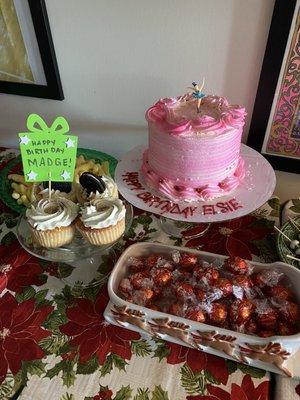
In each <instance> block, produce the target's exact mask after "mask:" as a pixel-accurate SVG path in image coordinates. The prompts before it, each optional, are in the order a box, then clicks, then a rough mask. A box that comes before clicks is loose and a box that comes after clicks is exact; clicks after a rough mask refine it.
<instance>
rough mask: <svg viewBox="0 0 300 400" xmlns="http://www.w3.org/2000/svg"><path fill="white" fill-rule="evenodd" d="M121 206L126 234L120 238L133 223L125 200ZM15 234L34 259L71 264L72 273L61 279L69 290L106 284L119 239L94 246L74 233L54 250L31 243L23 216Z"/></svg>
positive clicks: (128, 205)
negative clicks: (71, 237) (68, 240)
mask: <svg viewBox="0 0 300 400" xmlns="http://www.w3.org/2000/svg"><path fill="white" fill-rule="evenodd" d="M124 204H125V208H126V214H125V232H124V234H123V235H122V237H123V236H124V235H125V234H126V233H127V232H128V230H129V228H130V226H131V224H132V220H133V209H132V206H131V204H130V203H128V202H127V201H124ZM16 234H17V238H18V240H19V243H20V244H21V246H22V247H23V248H24V249H25V250H26V251H27V252H28V253H30V254H32V255H33V256H35V257H38V258H40V259H42V260H46V261H50V262H52V263H54V264H57V263H59V264H60V263H64V264H68V265H70V266H71V267H72V274H70V276H68V277H62V278H61V280H62V281H64V282H65V283H67V284H68V285H70V286H72V287H74V286H76V285H80V286H81V287H89V286H97V285H99V284H100V283H102V282H103V281H105V280H106V279H107V277H108V275H109V273H110V271H111V268H112V267H113V265H114V263H115V261H116V253H115V247H116V246H117V245H118V243H119V242H120V241H121V240H122V237H120V238H119V239H118V240H117V241H115V242H114V243H110V244H108V245H103V246H95V245H92V244H90V243H89V242H88V241H87V240H86V239H84V238H83V237H82V235H81V234H80V232H79V231H76V233H75V236H74V239H73V240H72V242H71V243H70V244H68V245H66V246H62V247H59V248H56V249H51V248H46V247H42V246H39V245H37V244H36V243H34V241H33V240H32V237H31V233H30V228H29V224H28V222H27V220H26V218H25V215H24V214H23V215H21V217H20V219H19V222H18V225H17V229H16ZM66 270H67V268H66Z"/></svg>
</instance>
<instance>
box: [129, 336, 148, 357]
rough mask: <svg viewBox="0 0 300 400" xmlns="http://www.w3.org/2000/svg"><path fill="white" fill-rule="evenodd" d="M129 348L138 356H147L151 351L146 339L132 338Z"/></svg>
mask: <svg viewBox="0 0 300 400" xmlns="http://www.w3.org/2000/svg"><path fill="white" fill-rule="evenodd" d="M131 350H132V352H133V354H135V355H136V356H140V357H145V356H148V355H149V354H150V353H151V351H152V349H151V346H150V344H149V343H148V342H147V340H133V341H132V342H131Z"/></svg>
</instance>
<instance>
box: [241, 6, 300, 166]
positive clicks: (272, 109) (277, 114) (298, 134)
mask: <svg viewBox="0 0 300 400" xmlns="http://www.w3.org/2000/svg"><path fill="white" fill-rule="evenodd" d="M299 106H300V0H289V1H284V0H276V2H275V7H274V12H273V17H272V22H271V27H270V32H269V37H268V41H267V48H266V52H265V56H264V61H263V66H262V71H261V76H260V80H259V86H258V91H257V95H256V100H255V105H254V110H253V116H252V121H251V126H250V131H249V137H248V142H247V144H248V145H249V146H251V147H253V148H255V149H256V150H258V151H259V152H261V153H262V154H263V155H264V156H265V157H266V158H267V159H268V160H269V161H270V163H271V164H272V166H273V167H274V168H275V169H278V170H281V171H289V172H295V173H300V107H299Z"/></svg>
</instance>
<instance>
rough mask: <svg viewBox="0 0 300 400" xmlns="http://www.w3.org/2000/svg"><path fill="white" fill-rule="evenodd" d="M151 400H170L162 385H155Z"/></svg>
mask: <svg viewBox="0 0 300 400" xmlns="http://www.w3.org/2000/svg"><path fill="white" fill-rule="evenodd" d="M151 400H169V396H168V393H167V392H165V391H164V390H163V389H162V387H161V386H160V385H158V386H155V389H154V391H153V392H152V399H151Z"/></svg>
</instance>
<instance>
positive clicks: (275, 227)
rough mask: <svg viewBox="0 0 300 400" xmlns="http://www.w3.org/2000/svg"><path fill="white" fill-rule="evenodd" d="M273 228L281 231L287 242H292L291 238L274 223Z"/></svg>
mask: <svg viewBox="0 0 300 400" xmlns="http://www.w3.org/2000/svg"><path fill="white" fill-rule="evenodd" d="M274 229H276V231H278V232H279V233H281V235H282V236H283V237H285V238H286V239H287V240H288V241H289V242H292V239H290V238H289V237H288V236H286V234H285V233H283V232H282V231H281V230H280V229H279V228H277V226H276V225H274Z"/></svg>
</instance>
